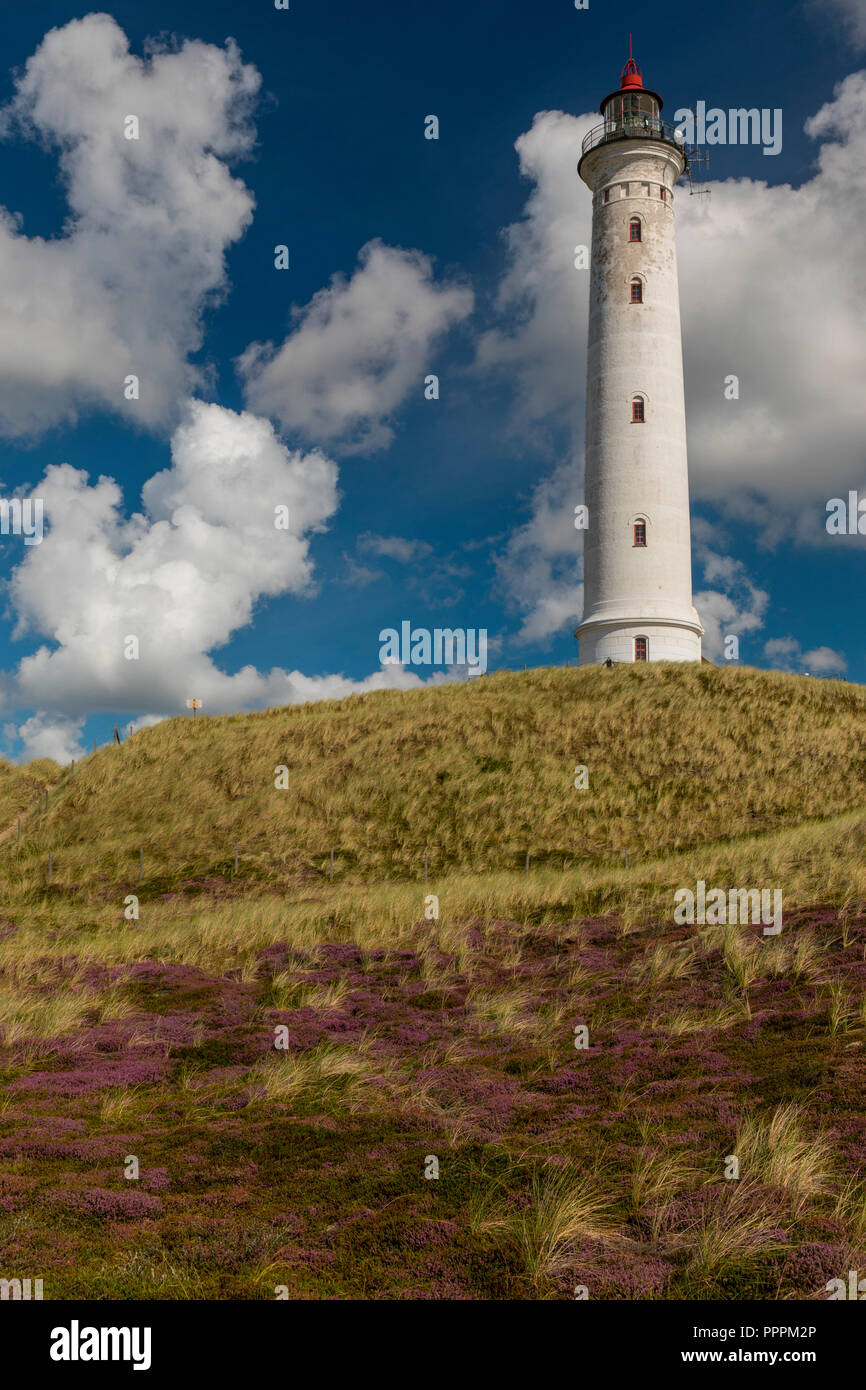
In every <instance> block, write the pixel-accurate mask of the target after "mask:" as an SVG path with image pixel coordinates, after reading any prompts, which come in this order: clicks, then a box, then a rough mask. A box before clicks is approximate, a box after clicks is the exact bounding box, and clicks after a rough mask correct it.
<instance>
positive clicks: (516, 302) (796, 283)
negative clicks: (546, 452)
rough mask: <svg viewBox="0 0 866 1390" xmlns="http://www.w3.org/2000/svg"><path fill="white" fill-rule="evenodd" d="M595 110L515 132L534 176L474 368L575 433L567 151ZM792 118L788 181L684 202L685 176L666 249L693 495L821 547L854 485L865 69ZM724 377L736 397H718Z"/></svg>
mask: <svg viewBox="0 0 866 1390" xmlns="http://www.w3.org/2000/svg"><path fill="white" fill-rule="evenodd" d="M597 119H598V118H597V117H596V116H589V115H582V116H579V117H574V116H568V115H565V114H564V113H563V112H558V111H554V112H550V111H547V112H543V113H541V114H540V115H538V116H536V118H535V120H534V122H533V125H532V128H531V130H530V131H528V132H527V133H526V134H524V135H522V136H521V137H520V139H519V140H518V141H517V146H516V147H517V150H518V154H519V157H520V168H521V172H522V173H524V174H525V175H527V176H528V177H530V178H531V179H532V180H533V182H534V185H535V186H534V188H533V190H532V192H531V193H530V195H529V198H528V200H527V204H526V209H525V216H524V218H523V219H522V220H521V221H520V222H518V223H515V224H514V225H513V226H511V227H509V228H508V229H507V230H506V232H505V238H506V243H507V247H508V264H507V267H506V269H505V272H504V274H503V278H502V281H501V284H500V291H499V296H498V301H497V309H498V311H499V313H500V314H501V317H502V323H501V324H500V325H499V326H497V327H496V328H495V329H494V330H492V331H490V332H488V333H487V334H485V335H484V336H483V337H482V339H481V341H480V346H479V349H478V355H477V365H478V366H479V367H482V368H491V369H497V370H501V371H502V370H504V371H506V372H507V373H508V374H509V378H510V381H511V385H512V388H513V391H514V395H515V399H516V402H517V408H518V412H519V421H520V422H521V423H523V424H524V425H526V424H528V423H532V422H538V421H540V420H545V419H550V418H553V417H555V418H557V419H558V420H560V421H562V422H564V423H565V424H566V425H569V426H571V427H572V428H573V429H574V430H576V431H577V432H579V433H582V420H583V410H584V393H585V375H586V334H587V295H588V281H589V276H588V273H587V272H586V271H579V270H575V269H573V268H572V265H573V251H574V247H575V246H576V245H578V244H589V240H590V225H591V204H590V195H589V192H588V190H587V189H586V188H585V187H584V185H583V184H582V183H581V181H580V179H579V178H578V176H577V173H576V172H575V165H576V162H577V158H578V156H579V153H580V145H581V139H582V137H583V135H584V134H585V132H586V130H587V128H588V127H589V126H590V125H591V124H593V123H594V122H596V121H597ZM806 130H807V133H808V134H809V135H810V136H811V137H812V138H813V139H814V140H816V141H819V142H821V143H820V147H819V149H818V152H817V153H818V158H817V165H816V169H815V171H814V173H813V174H812V176H811V177H809V178H807V179H806V180H805V182H804V183H803V184H802V185H801V186H800V187H799V188H793V187H792V186H791V185H790V184H780V185H776V186H769V185H768V184H767V183H765V182H762V181H759V180H754V179H746V178H743V179H728V180H726V181H720V182H716V183H713V184H711V185H710V187H711V189H712V193H711V196H710V197H709V198H690V197H689V195H688V187H687V185H682V186H681V187H680V188H679V189H678V192H677V199H676V210H677V248H678V256H679V270H680V277H679V278H680V304H681V313H682V321H683V339H684V364H685V377H686V402H687V412H688V429H689V460H690V480H691V489H692V495H693V497H694V498H703V499H708V500H712V501H713V502H715V503H716V504H717V505H719V506H720V507H722V508H723V509H724V510H725V511H726V512H727V513H729V514H730V515H731V516H732V517H735V518H736V519H737V520H739V521H740V522H742V523H744V524H746V525H750V526H753V527H758V528H761V530H762V532H763V535H764V537H765V539H767V540H768V541H770V542H772V541H774V540H775V539H777V538H778V537H779V536H780V535H781V534H782V533H783V532H785V533H787V534H788V535H790V533H791V529H792V527H793V528H794V530H795V534H796V535H797V536H798V537H799V539H800V540H803V541H807V542H809V543H813V544H821V545H823V544H826V543H827V535H826V530H825V526H824V523H825V520H826V513H825V509H824V504H825V502H826V500H827V498H828V497H830V496H840V495H845V490H846V489H847V488H848V487H856V486H857V485H858V484H862V483H863V481H864V461H863V439H864V437H866V392H864V391H863V389H862V384H863V380H864V377H866V322H864V316H863V313H862V303H863V299H864V294H866V261H864V258H863V255H862V241H863V238H862V228H863V225H864V222H866V73H854V74H852V75H851V76H850V77H848V78H846V80H845V81H844V82H843V83H841V84H840V86H839V87H838V88H837V89H836V91H835V94H834V98H833V100H832V101H830V102H828V103H827V104H826V105H825V106H823V107H822V108H821V110H820V111H819V112H818V114H817V115H816V116H815V117H813V118H812V119H811V120H810V121H808V122H807V124H806ZM729 374H735V375H736V376H738V377H739V383H740V388H739V389H740V398H739V400H738V401H727V400H725V398H724V386H725V377H726V376H727V375H729ZM535 437H536V438H537V432H536V435H535ZM819 460H820V461H821V464H820V466H818V461H819Z"/></svg>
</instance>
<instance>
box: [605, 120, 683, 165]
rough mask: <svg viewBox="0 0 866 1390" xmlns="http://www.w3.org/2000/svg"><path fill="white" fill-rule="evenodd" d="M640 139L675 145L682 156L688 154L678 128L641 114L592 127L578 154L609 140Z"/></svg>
mask: <svg viewBox="0 0 866 1390" xmlns="http://www.w3.org/2000/svg"><path fill="white" fill-rule="evenodd" d="M641 138H645V139H648V140H664V141H666V142H667V143H668V144H671V145H676V147H677V149H678V150H682V152H683V154H687V153H688V146H687V145H686V142H685V140H684V139H683V136H682V131H681V130H680V127H679V126H674V125H670V124H669V122H667V121H660V120H656V119H654V118H653V117H652V116H644V115H641V114H637V115H635V116H627V117H625V118H624V119H623V120H621V121H603V122H602V124H601V125H596V126H593V128H592V130H591V131H589V133H588V134H587V135H585V136H584V137H583V144H582V145H581V151H580V152H581V155H584V154H586V152H587V150H592V149H594V148H595V146H596V145H606V144H607V142H608V141H609V140H638V139H641Z"/></svg>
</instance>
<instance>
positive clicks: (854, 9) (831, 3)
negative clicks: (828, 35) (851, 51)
mask: <svg viewBox="0 0 866 1390" xmlns="http://www.w3.org/2000/svg"><path fill="white" fill-rule="evenodd" d="M808 8H809V9H810V10H811V11H812V14H813V17H814V18H815V19H821V20H829V22H830V23H831V24H832V25H833V26H834V27H836V26H837V25H840V26H841V31H842V36H843V37H844V38H845V39H847V40H848V42H849V43H850V44H852V45H853V47H854V48H866V7H864V5H863V0H809V6H808Z"/></svg>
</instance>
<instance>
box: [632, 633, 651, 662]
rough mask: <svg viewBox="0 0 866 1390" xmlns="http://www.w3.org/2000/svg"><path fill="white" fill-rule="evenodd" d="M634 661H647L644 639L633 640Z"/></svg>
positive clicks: (645, 641)
mask: <svg viewBox="0 0 866 1390" xmlns="http://www.w3.org/2000/svg"><path fill="white" fill-rule="evenodd" d="M634 659H635V661H647V660H648V655H647V640H646V638H645V637H636V638H635V639H634Z"/></svg>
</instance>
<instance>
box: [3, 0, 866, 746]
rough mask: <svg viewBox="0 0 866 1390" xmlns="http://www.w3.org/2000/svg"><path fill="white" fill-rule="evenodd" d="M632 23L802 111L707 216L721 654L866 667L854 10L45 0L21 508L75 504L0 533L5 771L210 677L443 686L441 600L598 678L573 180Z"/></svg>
mask: <svg viewBox="0 0 866 1390" xmlns="http://www.w3.org/2000/svg"><path fill="white" fill-rule="evenodd" d="M100 14H101V16H102V17H101V18H99V17H98V16H99V15H100ZM109 16H110V18H109ZM73 21H79V22H78V23H77V24H73V23H72V22H73ZM51 29H55V30H57V31H59V32H57V33H55V34H53V35H51V36H50V39H49V40H46V37H45V36H46V34H47V33H48V31H49V30H51ZM630 31H631V32H632V33H633V35H634V52H635V56H636V58H637V60H638V62H639V63H640V65H641V67H642V69H643V74H644V81H645V82H646V84H647V85H648V86H650V87H651V88H653V89H654V90H656V91H659V92H660V93H661V94H662V96H663V97H664V99H665V115H666V116H669V117H671V118H673V113H674V111H675V110H677V109H679V108H685V107H693V106H694V105H695V104H696V103H697V102H698V101H699V100H703V101H705V102H706V103H707V105H708V106H717V107H720V108H722V109H727V108H730V107H739V106H746V107H759V108H770V109H777V108H779V109H781V111H782V113H783V145H782V150H781V152H780V153H779V154H778V156H765V155H764V154H763V152H762V150H761V148H760V147H759V146H724V145H722V146H716V147H714V148H713V149H712V150H711V151H710V164H709V167H708V170H707V173H706V176H705V177H706V182H707V186H708V187H710V188H711V189H712V192H711V195H710V197H709V198H708V199H707V198H691V199H690V198H689V196H688V189H687V187H683V188H681V190H680V191H679V193H678V199H677V225H678V246H679V255H680V272H681V273H680V292H681V307H682V315H683V331H684V355H685V369H686V400H687V410H688V430H689V462H690V472H691V480H692V508H693V521H694V536H695V555H694V587H695V592H696V595H697V597H696V605H697V607H698V609H699V612H701V615H702V617H703V618H704V621H705V626H707V630H708V635H707V643H706V646H705V649H706V650H707V651H708V654H709V655H710V656H711V657H713V659H718V658H719V656H720V651H719V647H720V643H721V641H722V639H723V637H724V636H725V635H727V634H728V633H733V634H736V635H738V636H739V638H740V656H741V660H742V661H744V662H746V663H749V664H754V665H759V666H782V667H785V668H786V669H793V670H803V669H806V670H811V671H812V672H813V673H815V674H837V673H840V672H841V673H844V674H845V675H846V676H847V677H848V679H852V680H857V681H863V680H864V678H866V652H864V640H863V625H862V622H861V621H859V620H858V618H859V614H858V608H859V606H860V603H861V602H862V595H863V592H864V586H863V582H862V565H863V540H862V537H859V536H850V537H848V536H844V537H843V536H840V537H828V535H827V533H826V529H825V526H824V518H825V515H826V503H827V501H828V499H830V498H832V497H836V496H842V497H847V494H848V490H849V489H850V488H857V487H858V486H859V487H860V491H861V495H863V496H866V478H864V473H866V470H864V466H863V453H864V450H863V447H862V446H863V440H864V426H866V392H864V391H863V387H862V381H863V376H864V367H866V328H864V327H863V325H864V322H866V316H864V313H863V310H864V307H866V273H864V266H863V257H862V246H863V237H862V227H863V225H864V219H866V175H864V173H863V172H862V171H863V170H864V168H866V158H864V136H863V134H862V133H861V131H862V130H863V129H866V76H864V71H863V70H864V69H866V24H864V22H863V20H862V16H860V7H859V6H858V5H856V4H855V3H853V2H852V0H811V3H802V4H780V3H779V4H777V3H769V4H764V5H762V6H761V8H760V12H759V14H758V12H756V10H755V8H754V6H753V5H752V4H746V3H732V4H728V5H726V6H713V7H706V8H705V9H701V8H700V7H693V8H692V9H691V10H689V11H686V12H684V11H683V9H682V7H681V6H679V5H674V4H673V3H667V0H660V2H659V3H657V4H656V5H654V6H653V7H652V13H651V18H650V13H649V11H647V10H646V8H645V7H641V6H635V7H633V8H629V7H628V6H622V5H617V6H609V5H604V4H602V3H600V0H590V8H589V9H588V10H587V11H577V10H575V8H574V6H573V4H572V3H570V0H569V2H568V3H567V0H556V2H555V3H554V0H544V2H543V3H541V4H537V5H534V6H531V7H527V6H524V5H518V4H513V3H502V4H493V3H481V4H478V5H473V6H466V5H465V4H457V3H451V0H445V2H444V3H441V4H439V5H437V6H435V7H420V6H419V7H413V6H404V5H398V4H396V3H392V0H380V3H377V4H375V5H372V6H358V5H354V4H349V3H347V0H339V2H338V3H334V4H331V5H323V4H313V3H307V2H306V0H292V4H291V9H290V10H289V11H288V12H282V11H276V10H275V9H273V8H272V7H270V6H269V5H268V4H266V3H264V0H258V3H256V4H253V5H246V6H240V5H234V4H231V5H229V4H223V3H177V0H173V3H172V4H171V5H168V4H161V3H158V2H157V3H152V4H150V5H148V6H147V7H142V6H141V5H138V4H135V5H133V4H116V5H113V6H112V7H111V8H110V10H108V11H102V12H99V11H96V10H91V9H89V8H88V7H86V6H75V5H69V4H62V3H42V4H40V5H39V7H38V10H37V11H35V12H34V11H31V10H29V9H27V8H20V9H18V10H17V11H16V12H14V13H13V12H12V11H10V10H9V9H8V8H7V9H6V10H5V11H4V13H3V15H2V17H0V52H2V54H3V63H2V65H0V83H2V90H0V102H2V104H3V108H4V113H5V114H4V117H3V120H2V125H0V133H2V136H3V138H2V139H0V204H2V205H3V206H4V207H5V208H6V209H7V210H8V212H9V213H10V214H14V215H16V220H14V221H12V220H7V223H6V230H5V233H4V235H3V236H2V237H0V303H4V304H5V313H4V320H5V322H4V328H3V332H2V333H0V431H2V435H0V449H2V459H3V484H4V495H5V496H12V495H13V494H17V495H20V496H24V497H28V496H29V497H36V496H44V497H45V499H46V509H47V526H48V529H47V533H46V536H45V539H44V540H43V542H42V544H41V545H40V546H34V547H29V548H25V547H24V545H23V542H22V538H21V537H15V536H6V537H2V538H0V566H2V578H3V580H4V581H5V584H6V595H5V597H6V604H5V608H4V613H3V619H2V622H0V670H2V672H3V673H4V675H3V680H2V686H0V694H2V699H3V705H4V710H3V715H4V718H3V721H2V727H3V742H2V744H0V749H2V750H3V751H5V753H6V755H7V756H12V757H29V756H34V755H37V754H40V753H48V754H51V755H54V756H60V757H69V756H76V755H77V751H80V750H82V749H83V748H85V747H87V746H89V744H90V742H91V741H92V739H93V738H97V739H98V740H100V741H103V740H104V739H106V738H107V737H109V736H110V732H111V726H112V724H113V723H118V724H121V725H123V726H125V725H127V724H129V723H130V722H136V721H139V720H145V721H146V720H152V719H155V718H159V717H165V716H166V715H168V714H171V713H174V712H177V711H179V710H182V709H183V708H184V700H185V698H186V697H188V696H192V695H200V696H201V697H202V698H203V699H204V701H205V709H206V710H207V711H211V712H217V711H218V710H223V709H235V708H257V707H262V706H267V705H272V704H278V703H283V702H289V701H290V700H295V699H302V698H312V697H320V696H322V695H328V694H337V695H339V694H343V693H347V692H348V691H349V690H351V689H354V688H360V689H365V688H370V687H371V686H375V685H376V684H377V683H382V682H383V681H385V682H386V683H389V684H392V683H395V681H397V682H398V683H405V684H407V685H409V684H412V683H416V682H417V681H418V680H419V679H428V678H429V677H430V675H431V672H430V670H429V669H423V668H421V669H419V670H418V671H417V673H412V674H410V673H395V671H394V669H393V668H391V670H390V671H388V672H385V673H382V672H381V671H380V668H379V659H378V654H379V645H380V644H379V632H380V629H382V628H385V627H391V626H393V627H397V626H399V624H400V622H401V621H402V620H404V619H409V620H411V621H412V623H413V624H414V625H415V626H418V627H427V628H431V629H432V628H435V627H464V628H486V629H487V631H488V633H489V635H490V643H491V655H490V658H489V665H490V668H491V669H498V668H500V667H511V668H520V667H522V666H523V665H524V664H526V665H530V666H531V665H547V664H552V663H563V662H564V661H565V660H566V659H571V660H572V661H573V660H574V659H575V656H576V644H575V641H574V638H573V636H572V631H573V628H574V626H575V623H576V621H577V620H578V619H579V616H580V605H581V601H582V599H581V585H580V575H581V569H580V550H579V535H578V533H576V532H575V531H574V529H573V525H572V522H571V517H572V515H573V509H574V505H575V504H577V503H579V502H580V501H581V500H582V450H583V395H584V381H583V375H584V370H585V340H586V326H587V325H586V277H585V273H582V272H580V271H578V270H576V269H575V268H574V266H573V248H574V246H575V245H576V244H579V243H582V242H586V241H588V240H589V194H588V192H587V190H586V189H585V188H584V187H583V185H581V184H580V181H579V180H578V178H577V174H576V172H575V166H576V163H577V159H578V157H579V148H580V138H581V137H582V134H583V133H584V132H585V130H586V129H588V128H589V125H590V124H591V123H592V115H593V113H594V112H595V111H596V110H597V107H598V102H599V100H600V99H601V98H602V97H603V96H604V95H606V94H607V93H608V92H610V91H611V90H612V89H614V88H615V87H616V86H617V85H618V75H619V71H620V69H621V67H622V64H623V62H624V60H625V57H626V56H627V52H628V48H627V45H628V34H629V32H630ZM124 36H125V40H124ZM229 37H231V38H232V39H234V40H235V42H236V46H237V47H236V48H234V47H230V48H229V49H227V48H226V41H227V39H228V38H229ZM125 42H128V49H129V51H128V53H127V52H126V51H125ZM190 42H191V43H192V46H190ZM154 44H155V47H154ZM840 84H841V85H840ZM137 107H140V108H141V109H140V111H139V112H138V114H139V116H140V119H141V125H142V131H141V138H140V140H139V142H137V143H134V142H131V141H127V142H124V141H123V140H122V137H121V135H120V123H121V122H122V120H123V118H124V116H125V115H126V114H127V113H128V112H135V111H136V108H137ZM431 113H433V114H435V115H437V116H438V118H439V123H440V131H439V139H438V140H425V138H424V120H425V117H426V116H427V115H428V114H431ZM819 113H822V114H820V115H819ZM816 118H817V119H816ZM810 121H812V122H813V124H812V126H811V127H809V128H808V129H807V128H806V127H807V123H809V122H810ZM516 146H517V148H516ZM822 151H823V155H822V153H821V152H822ZM282 244H284V245H286V246H288V248H289V254H290V268H289V269H288V270H285V271H278V270H276V269H275V268H274V248H275V246H277V245H282ZM365 248H366V249H365ZM334 277H337V278H336V279H335V278H334ZM4 340H5V341H4ZM256 344H258V345H269V346H266V347H264V348H261V347H260V348H258V349H257V348H256V347H255V345H256ZM127 372H136V373H137V374H139V375H140V379H141V401H140V403H138V404H130V403H128V402H124V400H123V394H122V380H123V378H124V376H125V374H126V373H127ZM430 373H435V374H436V375H437V376H438V378H439V383H440V397H439V399H438V400H434V401H430V400H425V398H424V379H425V377H426V376H427V375H428V374H430ZM729 373H735V374H737V375H738V376H739V378H740V388H741V399H740V401H739V402H737V403H736V404H734V403H731V402H725V401H724V398H723V383H724V378H725V376H726V375H727V374H729ZM193 402H198V403H199V404H198V406H195V405H193V404H192V403H193ZM238 459H242V460H243V463H242V464H239V463H238ZM61 465H67V467H66V469H65V470H64V469H61V467H60V466H61ZM46 470H48V473H47V474H46ZM100 476H104V477H106V478H108V479H113V480H114V482H115V483H116V485H117V488H118V489H119V491H117V492H116V493H114V492H110V485H106V486H107V487H108V488H109V491H108V492H107V491H106V489H105V487H103V488H100V486H99V484H98V479H99V478H100ZM217 479H218V482H217V481H215V480H217ZM149 480H155V481H150V482H149ZM143 488H144V489H145V492H144V496H142V489H143ZM109 493H110V495H109ZM289 497H291V501H290V510H291V512H292V525H291V536H290V537H286V536H279V535H272V534H271V532H272V531H273V527H272V526H271V525H269V523H268V520H267V518H268V515H269V513H272V511H273V507H274V506H275V505H277V504H279V503H280V502H281V501H283V500H286V499H289ZM284 542H285V544H283V543H284ZM281 547H282V548H281ZM701 595H704V600H703V602H702V601H701V597H700V596H701ZM128 634H137V635H138V636H139V638H140V644H141V651H140V656H139V657H138V659H136V660H128V659H125V657H124V654H123V650H122V643H123V640H124V639H125V637H126V636H127V635H128ZM22 663H23V664H22Z"/></svg>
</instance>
